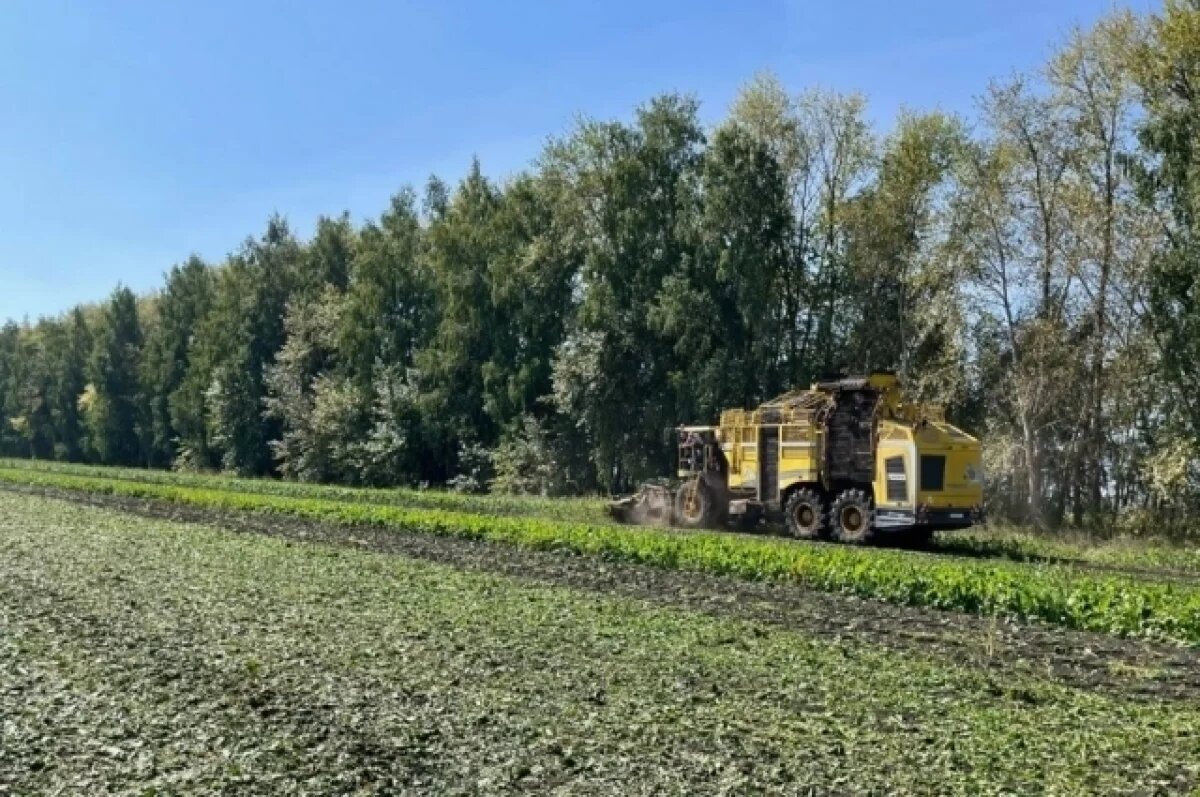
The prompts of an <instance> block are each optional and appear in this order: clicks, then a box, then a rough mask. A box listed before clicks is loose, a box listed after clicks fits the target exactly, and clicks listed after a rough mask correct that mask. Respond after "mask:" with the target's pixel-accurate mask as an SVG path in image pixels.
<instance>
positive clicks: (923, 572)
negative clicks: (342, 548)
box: [0, 467, 1200, 644]
mask: <svg viewBox="0 0 1200 797" xmlns="http://www.w3.org/2000/svg"><path fill="white" fill-rule="evenodd" d="M0 481H3V482H8V483H14V484H25V485H33V486H44V487H54V488H62V489H67V490H73V491H80V492H86V493H93V494H108V495H114V496H124V497H133V498H143V499H152V500H159V501H170V502H175V503H180V504H187V505H191V506H196V507H201V508H207V509H214V510H235V511H251V512H260V513H273V514H285V515H290V516H295V517H299V518H305V519H309V520H314V521H320V522H325V523H333V524H343V525H361V524H369V525H373V526H378V527H384V528H390V529H395V530H397V531H403V532H410V533H426V534H438V535H445V536H456V537H465V538H471V539H480V540H488V541H492V542H497V543H505V544H511V545H518V546H522V547H527V548H533V549H540V550H562V551H570V552H573V553H577V554H583V555H590V556H596V557H600V558H605V559H610V560H616V561H623V562H632V563H638V564H646V565H652V566H655V567H663V568H677V569H685V570H694V571H703V572H709V573H716V574H721V575H726V576H731V577H735V578H742V579H757V580H774V581H788V582H795V583H800V584H803V585H806V586H809V587H811V588H814V589H818V590H825V591H833V592H841V593H848V594H853V595H858V596H861V597H865V598H873V599H878V600H885V601H889V602H893V603H898V604H905V605H912V606H924V607H931V608H937V609H946V610H953V611H960V612H969V613H973V614H982V615H996V616H1008V617H1014V618H1021V619H1026V620H1040V621H1043V622H1047V623H1053V624H1057V625H1062V626H1066V627H1070V628H1077V629H1086V630H1091V631H1099V632H1106V633H1117V634H1131V635H1142V636H1148V637H1155V638H1165V639H1174V640H1179V641H1183V642H1188V643H1192V644H1196V643H1200V588H1198V587H1197V586H1196V585H1192V584H1188V583H1171V582H1166V583H1162V582H1156V581H1152V580H1148V579H1139V578H1134V577H1130V576H1124V575H1116V574H1111V575H1110V574H1103V573H1096V572H1092V571H1081V570H1077V569H1074V568H1072V567H1070V566H1066V565H1047V564H1019V563H1012V562H989V561H978V560H971V559H959V558H946V559H939V558H937V557H930V556H924V555H920V554H916V553H912V552H907V551H889V550H877V549H858V548H850V547H842V546H825V545H799V544H795V543H792V542H791V541H788V540H781V539H771V538H757V537H738V536H735V535H729V534H719V533H700V534H679V533H675V532H672V531H669V530H664V529H649V528H630V527H616V526H612V525H604V524H596V523H586V522H578V521H572V520H556V519H553V518H545V517H516V516H512V515H488V514H480V513H478V512H476V513H472V512H464V511H456V510H451V509H436V508H428V507H421V506H402V505H396V504H377V503H369V502H362V501H347V500H333V499H329V498H314V497H304V496H302V495H273V494H265V493H250V492H237V491H234V490H230V489H221V488H219V487H203V486H188V485H184V484H161V483H154V482H150V481H133V480H127V479H114V478H105V477H104V476H101V475H94V474H93V475H82V474H72V473H67V472H61V471H55V470H35V469H21V468H16V467H2V468H0Z"/></svg>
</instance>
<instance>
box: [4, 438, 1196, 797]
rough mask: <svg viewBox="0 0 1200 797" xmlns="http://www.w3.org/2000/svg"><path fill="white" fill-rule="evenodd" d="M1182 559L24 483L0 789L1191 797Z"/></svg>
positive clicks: (331, 492) (1187, 594)
mask: <svg viewBox="0 0 1200 797" xmlns="http://www.w3.org/2000/svg"><path fill="white" fill-rule="evenodd" d="M556 504H557V505H556ZM1173 550H1174V549H1170V548H1168V547H1165V546H1164V547H1155V546H1134V545H1126V544H1115V545H1110V546H1092V545H1086V544H1083V543H1072V544H1066V543H1053V542H1050V541H1046V540H1040V539H1036V538H1032V537H1025V536H1021V535H1017V534H1015V533H1012V532H1004V533H1000V534H996V535H992V536H990V537H989V536H988V535H987V534H986V533H983V532H980V533H976V534H971V535H967V536H962V537H957V538H952V539H947V540H945V541H940V542H939V546H935V548H934V549H933V550H930V551H922V552H912V551H899V550H877V549H855V548H847V547H841V546H833V545H824V544H806V543H795V542H792V541H788V540H778V539H764V538H756V537H747V536H739V535H733V534H716V533H686V534H685V533H680V532H675V531H672V530H667V529H634V528H627V527H618V526H613V525H610V524H607V523H605V522H604V521H603V518H602V506H601V504H600V503H599V502H596V501H575V502H553V501H545V500H540V499H531V500H528V501H526V500H525V499H496V498H474V497H467V496H458V495H449V494H443V493H417V492H410V491H386V492H382V491H381V492H373V491H347V490H341V489H336V488H333V489H330V488H316V487H308V486H300V485H295V484H283V483H278V482H254V481H248V480H231V479H224V478H216V477H203V476H183V475H178V474H167V473H148V472H141V471H115V470H106V469H96V468H83V467H78V466H52V467H46V466H42V465H34V464H32V463H24V462H15V461H5V462H2V463H0V794H14V795H16V794H20V795H24V794H53V793H58V794H64V793H65V794H77V793H78V794H105V793H122V794H126V793H129V794H210V793H253V794H261V793H279V794H285V793H286V794H294V793H313V794H328V793H357V794H386V793H398V792H404V793H430V794H446V793H470V794H476V793H511V792H513V791H528V792H533V793H545V792H550V793H554V792H559V793H623V794H631V793H646V794H649V793H730V792H734V793H746V792H751V793H760V792H773V793H789V794H824V793H839V794H840V793H895V794H930V793H938V794H1013V793H1057V794H1081V793H1095V794H1121V793H1128V794H1188V793H1193V792H1194V790H1195V789H1196V788H1197V787H1200V650H1198V649H1197V645H1200V583H1197V579H1196V578H1195V577H1196V575H1197V568H1196V567H1195V565H1194V559H1193V558H1189V557H1190V556H1191V554H1189V553H1188V552H1186V551H1183V550H1179V551H1176V552H1175V553H1177V554H1178V555H1176V556H1170V554H1171V553H1172V551H1173ZM1118 552H1119V553H1118Z"/></svg>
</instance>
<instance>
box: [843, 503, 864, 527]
mask: <svg viewBox="0 0 1200 797" xmlns="http://www.w3.org/2000/svg"><path fill="white" fill-rule="evenodd" d="M862 525H863V516H862V512H860V511H858V507H856V506H848V507H846V508H845V509H843V510H842V528H844V529H846V530H847V531H859V530H861V529H862Z"/></svg>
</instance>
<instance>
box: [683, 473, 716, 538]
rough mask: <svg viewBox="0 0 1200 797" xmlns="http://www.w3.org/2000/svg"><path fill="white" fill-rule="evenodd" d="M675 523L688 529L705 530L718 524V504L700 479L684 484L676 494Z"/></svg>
mask: <svg viewBox="0 0 1200 797" xmlns="http://www.w3.org/2000/svg"><path fill="white" fill-rule="evenodd" d="M675 522H676V523H678V524H679V525H680V526H683V527H684V528H688V529H703V528H710V527H712V526H715V525H716V523H717V502H716V500H715V499H714V496H713V493H712V490H711V489H710V488H709V486H708V485H707V484H705V483H704V482H703V481H702V480H700V479H691V480H690V481H687V482H684V484H683V486H682V487H680V488H679V491H678V492H676V493H675Z"/></svg>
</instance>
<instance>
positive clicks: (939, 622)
mask: <svg viewBox="0 0 1200 797" xmlns="http://www.w3.org/2000/svg"><path fill="white" fill-rule="evenodd" d="M0 489H4V490H8V491H10V492H21V493H29V494H35V495H39V496H44V497H50V498H57V499H61V500H66V501H71V502H74V503H79V504H84V505H88V506H95V507H103V508H110V509H119V510H121V511H124V512H129V513H131V514H135V515H139V516H142V517H149V518H156V519H164V520H171V521H178V522H185V523H203V524H209V525H216V526H220V527H222V528H225V529H228V530H231V531H237V532H242V533H253V534H267V535H270V536H274V537H280V538H284V539H289V540H297V541H304V542H316V543H325V544H333V545H346V546H353V547H358V548H362V549H366V550H372V551H378V552H382V553H389V554H400V555H403V556H407V557H411V558H415V559H421V560H424V561H431V562H437V563H442V564H447V565H451V566H453V567H457V568H463V569H470V570H477V571H483V572H489V573H499V574H503V575H507V576H513V577H517V578H523V579H530V580H534V581H538V582H543V583H549V584H555V585H562V586H568V587H573V588H577V589H583V590H589V591H595V592H605V593H616V594H620V595H624V596H627V597H632V598H636V599H640V600H645V601H647V602H650V603H653V604H657V605H662V606H668V607H674V608H681V609H686V610H689V611H700V612H705V613H709V614H718V615H727V616H734V617H739V618H743V619H748V620H754V621H760V622H767V623H771V624H775V625H780V626H783V627H786V628H790V629H794V630H797V631H800V632H802V633H804V634H806V635H808V636H811V637H816V638H822V639H827V640H832V641H839V640H844V641H848V642H859V643H865V644H871V645H880V646H883V647H886V648H889V649H892V650H897V651H901V652H904V651H909V652H919V653H923V654H931V655H936V656H944V657H946V658H947V659H948V660H952V661H955V662H958V663H963V664H970V665H972V666H976V667H981V668H985V669H990V670H994V671H996V674H997V675H998V676H1000V675H1003V673H1004V672H1005V671H1019V672H1024V673H1028V674H1032V675H1036V676H1038V677H1048V678H1051V679H1053V680H1055V681H1058V682H1061V683H1063V684H1066V685H1069V686H1074V687H1077V688H1084V689H1095V690H1101V691H1103V692H1105V693H1106V694H1119V695H1122V696H1126V697H1131V698H1137V699H1166V700H1195V699H1200V651H1198V650H1195V649H1192V648H1186V647H1179V646H1172V645H1166V644H1159V643H1153V642H1147V641H1144V640H1138V639H1128V638H1122V637H1116V636H1108V635H1103V634H1094V633H1087V632H1080V631H1071V630H1067V629H1062V628H1056V627H1052V626H1046V625H1038V624H1031V625H1017V624H1014V623H1011V622H1007V621H1004V620H997V619H993V618H984V617H976V616H972V615H965V614H958V613H952V612H943V611H936V610H928V609H919V608H913V607H906V606H896V605H892V604H887V603H882V602H876V601H868V600H863V599H859V598H855V597H853V596H846V595H838V594H830V593H823V592H817V591H813V590H809V589H806V588H803V587H800V586H795V585H787V584H778V583H758V582H748V581H740V580H736V579H729V578H723V577H719V576H713V575H709V574H704V573H695V572H687V571H676V570H664V569H659V568H653V567H647V566H639V565H630V564H624V563H615V562H610V561H604V560H600V559H595V558H589V557H581V556H576V555H570V554H562V553H552V552H542V551H531V550H525V549H520V548H515V547H512V546H506V545H500V544H494V543H487V542H479V541H471V540H463V539H455V538H451V537H440V536H436V535H430V534H411V533H405V532H400V531H396V530H394V529H386V528H378V527H372V526H342V525H336V524H327V523H319V522H314V521H309V520H304V519H301V518H295V517H286V516H279V515H266V514H256V513H250V512H234V511H221V510H209V509H202V508H199V507H190V506H182V505H178V504H172V503H169V502H165V501H153V500H146V499H137V498H128V497H118V496H102V495H93V494H86V493H79V492H75V491H69V490H62V489H57V488H42V487H18V486H15V485H3V486H0Z"/></svg>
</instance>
